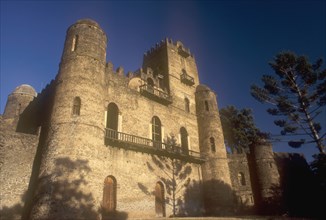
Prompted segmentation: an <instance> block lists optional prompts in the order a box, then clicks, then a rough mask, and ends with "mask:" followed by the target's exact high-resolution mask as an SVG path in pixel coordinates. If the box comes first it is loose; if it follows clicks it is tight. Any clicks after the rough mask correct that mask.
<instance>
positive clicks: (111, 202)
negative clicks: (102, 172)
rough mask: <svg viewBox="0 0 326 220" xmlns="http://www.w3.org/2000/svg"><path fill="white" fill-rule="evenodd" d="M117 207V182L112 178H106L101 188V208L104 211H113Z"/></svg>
mask: <svg viewBox="0 0 326 220" xmlns="http://www.w3.org/2000/svg"><path fill="white" fill-rule="evenodd" d="M116 207H117V181H116V179H115V178H114V177H113V176H108V177H106V178H105V180H104V188H103V208H104V209H105V210H106V211H109V212H112V211H115V210H116Z"/></svg>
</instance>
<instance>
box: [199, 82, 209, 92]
mask: <svg viewBox="0 0 326 220" xmlns="http://www.w3.org/2000/svg"><path fill="white" fill-rule="evenodd" d="M203 91H212V90H211V89H210V88H209V87H208V86H206V85H204V84H200V85H198V86H197V88H196V92H203Z"/></svg>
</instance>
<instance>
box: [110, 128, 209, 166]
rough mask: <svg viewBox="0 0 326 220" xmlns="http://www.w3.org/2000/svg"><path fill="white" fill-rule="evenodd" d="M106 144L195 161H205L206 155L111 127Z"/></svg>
mask: <svg viewBox="0 0 326 220" xmlns="http://www.w3.org/2000/svg"><path fill="white" fill-rule="evenodd" d="M105 144H106V145H111V146H113V147H122V148H125V149H129V150H134V151H140V152H145V153H151V154H156V155H160V156H166V157H170V158H175V159H181V160H184V161H188V162H193V163H203V162H205V159H204V157H203V156H202V155H201V154H200V153H199V152H195V151H192V150H188V149H182V148H181V147H177V146H172V145H169V144H166V143H162V142H159V141H153V140H151V139H148V138H143V137H139V136H135V135H131V134H126V133H122V132H118V131H115V130H112V129H109V128H107V129H106V134H105Z"/></svg>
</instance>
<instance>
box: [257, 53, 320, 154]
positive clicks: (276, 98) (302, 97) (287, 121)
mask: <svg viewBox="0 0 326 220" xmlns="http://www.w3.org/2000/svg"><path fill="white" fill-rule="evenodd" d="M322 63H323V62H322V60H321V59H319V60H317V61H316V62H315V63H314V64H311V63H310V62H309V60H308V59H307V58H306V57H304V56H297V55H295V54H294V53H291V52H283V53H280V54H278V55H277V56H276V57H275V58H274V60H273V61H272V62H270V63H269V64H270V66H271V67H272V69H273V70H274V72H275V76H272V75H263V76H262V79H261V80H262V82H263V86H262V87H259V86H257V85H252V86H251V95H252V96H253V97H254V98H255V99H256V100H258V101H259V102H261V103H269V104H271V105H273V108H269V109H267V112H268V113H269V114H271V115H273V116H277V117H278V118H279V119H277V120H275V121H274V123H275V125H277V126H279V127H280V128H281V129H282V130H281V134H282V135H297V134H304V135H305V139H300V140H291V141H290V142H289V145H290V146H291V147H295V148H297V147H300V146H301V145H302V144H304V143H311V142H314V143H316V145H317V148H318V149H319V151H320V152H324V150H325V144H324V143H323V140H324V139H323V137H324V136H325V134H320V132H321V125H320V123H319V122H317V121H316V118H317V117H318V115H319V114H320V113H321V112H322V108H324V107H325V105H326V69H322Z"/></svg>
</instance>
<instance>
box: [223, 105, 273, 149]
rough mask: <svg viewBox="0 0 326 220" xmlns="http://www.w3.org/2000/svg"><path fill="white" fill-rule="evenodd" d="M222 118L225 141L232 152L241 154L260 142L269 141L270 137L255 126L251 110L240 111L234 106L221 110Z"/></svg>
mask: <svg viewBox="0 0 326 220" xmlns="http://www.w3.org/2000/svg"><path fill="white" fill-rule="evenodd" d="M220 116H221V123H222V127H223V134H224V139H225V142H226V145H227V146H229V147H230V148H231V150H232V152H238V153H241V152H242V151H243V150H245V151H246V150H248V149H249V146H251V145H255V144H256V143H258V142H259V141H260V140H262V139H268V136H269V135H268V134H267V133H263V132H261V131H260V130H259V129H258V128H257V127H256V126H255V123H254V118H253V116H252V111H251V110H250V109H241V110H238V109H236V108H235V107H234V106H227V107H225V108H222V109H221V110H220Z"/></svg>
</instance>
